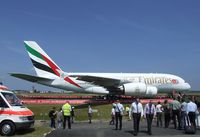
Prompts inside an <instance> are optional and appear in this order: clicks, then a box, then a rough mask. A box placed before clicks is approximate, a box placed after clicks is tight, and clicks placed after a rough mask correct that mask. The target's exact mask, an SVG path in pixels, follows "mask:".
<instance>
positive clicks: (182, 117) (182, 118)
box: [181, 98, 187, 129]
mask: <svg viewBox="0 0 200 137" xmlns="http://www.w3.org/2000/svg"><path fill="white" fill-rule="evenodd" d="M181 102H182V103H181V129H184V128H185V122H186V121H185V117H186V110H187V103H186V101H185V99H184V98H182V100H181Z"/></svg>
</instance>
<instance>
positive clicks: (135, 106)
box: [129, 98, 143, 136]
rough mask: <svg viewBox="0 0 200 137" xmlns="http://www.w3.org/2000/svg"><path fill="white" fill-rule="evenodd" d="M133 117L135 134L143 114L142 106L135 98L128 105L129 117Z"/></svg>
mask: <svg viewBox="0 0 200 137" xmlns="http://www.w3.org/2000/svg"><path fill="white" fill-rule="evenodd" d="M131 116H132V117H133V129H134V135H135V136H137V134H138V131H139V126H140V119H141V117H142V116H143V106H142V104H141V103H140V100H139V98H137V99H136V100H135V101H134V102H133V103H132V104H131V106H130V111H129V117H130V118H131Z"/></svg>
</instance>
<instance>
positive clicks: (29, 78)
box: [9, 73, 53, 82]
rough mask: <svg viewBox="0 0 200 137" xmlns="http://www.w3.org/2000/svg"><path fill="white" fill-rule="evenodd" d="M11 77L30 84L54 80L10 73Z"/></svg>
mask: <svg viewBox="0 0 200 137" xmlns="http://www.w3.org/2000/svg"><path fill="white" fill-rule="evenodd" d="M9 74H10V75H11V76H13V77H16V78H20V79H23V80H27V81H30V82H38V81H52V80H53V79H49V78H43V77H38V76H32V75H27V74H20V73H9Z"/></svg>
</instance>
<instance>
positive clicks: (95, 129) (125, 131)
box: [46, 120, 200, 137]
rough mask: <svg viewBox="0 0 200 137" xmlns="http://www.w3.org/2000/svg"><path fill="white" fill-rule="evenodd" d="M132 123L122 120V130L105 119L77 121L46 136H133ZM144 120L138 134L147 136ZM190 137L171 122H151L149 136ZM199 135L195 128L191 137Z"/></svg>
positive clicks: (199, 131) (199, 132)
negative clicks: (166, 126) (89, 121)
mask: <svg viewBox="0 0 200 137" xmlns="http://www.w3.org/2000/svg"><path fill="white" fill-rule="evenodd" d="M132 128H133V125H132V121H127V120H124V121H123V128H122V130H115V126H113V125H109V123H108V122H105V121H94V122H93V123H92V124H89V123H87V122H77V123H74V124H72V129H65V130H63V129H56V130H53V131H52V132H51V133H49V134H47V135H46V137H64V136H69V137H133V129H132ZM146 131H147V129H146V121H145V120H144V121H142V122H141V126H140V132H139V133H138V136H149V135H148V134H147V132H146ZM183 135H184V137H187V136H188V137H190V136H191V135H186V134H184V131H183V130H177V129H173V125H172V124H171V125H170V127H169V128H163V127H156V123H155V122H153V127H152V135H151V136H166V137H167V136H176V137H179V136H183ZM196 136H198V137H199V136H200V130H197V133H196V134H195V135H192V137H196Z"/></svg>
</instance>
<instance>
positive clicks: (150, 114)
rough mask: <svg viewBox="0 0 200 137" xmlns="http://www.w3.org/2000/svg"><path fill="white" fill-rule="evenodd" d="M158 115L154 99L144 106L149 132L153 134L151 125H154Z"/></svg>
mask: <svg viewBox="0 0 200 137" xmlns="http://www.w3.org/2000/svg"><path fill="white" fill-rule="evenodd" d="M155 115H156V109H155V105H154V104H153V103H152V100H149V103H147V104H146V105H145V107H144V118H146V120H147V130H148V134H149V135H152V132H151V127H152V120H153V118H154V117H155Z"/></svg>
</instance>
